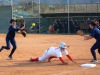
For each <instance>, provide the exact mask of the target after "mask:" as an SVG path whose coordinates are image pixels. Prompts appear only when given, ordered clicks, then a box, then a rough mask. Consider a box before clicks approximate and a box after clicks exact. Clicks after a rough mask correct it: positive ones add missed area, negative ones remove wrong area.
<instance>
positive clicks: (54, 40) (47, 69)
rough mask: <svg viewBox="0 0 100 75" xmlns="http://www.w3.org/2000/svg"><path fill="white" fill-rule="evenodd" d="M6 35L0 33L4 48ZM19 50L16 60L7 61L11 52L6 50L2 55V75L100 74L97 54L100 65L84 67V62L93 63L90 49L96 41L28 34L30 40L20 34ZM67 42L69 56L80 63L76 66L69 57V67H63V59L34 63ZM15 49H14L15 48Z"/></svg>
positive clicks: (0, 43) (64, 57) (14, 58)
mask: <svg viewBox="0 0 100 75" xmlns="http://www.w3.org/2000/svg"><path fill="white" fill-rule="evenodd" d="M5 36H6V35H5V34H0V46H1V45H5ZM16 41H17V45H18V48H17V50H16V52H15V53H14V55H13V60H7V57H8V55H9V53H10V51H11V50H8V51H6V50H3V51H2V52H1V53H0V75H73V74H74V75H100V55H99V54H98V53H97V52H96V53H97V57H98V60H99V62H98V63H96V64H97V66H96V67H94V68H81V67H80V65H81V64H83V63H89V61H90V60H91V59H92V56H91V53H90V47H91V46H92V45H93V43H94V42H95V40H94V39H92V40H89V41H84V38H83V37H81V36H77V35H42V34H41V35H37V34H28V35H27V37H26V38H24V37H23V36H22V35H20V34H17V35H16ZM60 42H65V43H66V44H67V45H69V46H70V47H69V48H68V52H69V54H70V55H71V56H72V57H73V59H74V60H75V61H76V62H77V63H76V64H75V63H72V62H71V61H70V60H69V59H68V58H67V57H66V56H63V59H64V60H65V61H66V62H68V65H62V63H61V62H60V61H59V59H57V58H56V59H52V62H47V61H46V62H42V63H40V62H30V61H29V59H30V58H31V57H39V56H41V55H42V54H43V53H44V51H45V50H46V49H47V48H48V47H50V46H55V47H56V46H58V44H59V43H60ZM11 48H12V47H11Z"/></svg>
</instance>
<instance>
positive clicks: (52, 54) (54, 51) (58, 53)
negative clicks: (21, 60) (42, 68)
mask: <svg viewBox="0 0 100 75" xmlns="http://www.w3.org/2000/svg"><path fill="white" fill-rule="evenodd" d="M66 48H67V47H66V44H65V43H64V42H61V43H60V44H59V47H58V48H56V47H50V48H49V49H47V50H46V51H45V52H44V54H43V56H42V57H39V58H31V59H30V61H39V62H42V61H45V60H46V59H48V62H50V60H51V59H52V58H59V60H60V61H61V62H62V63H63V64H66V63H65V62H64V60H63V59H62V54H65V55H66V56H67V57H68V58H69V59H70V60H71V61H72V62H74V61H73V59H72V58H71V57H70V55H69V54H68V52H67V50H66Z"/></svg>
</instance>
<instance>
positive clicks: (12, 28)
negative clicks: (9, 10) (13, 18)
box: [6, 25, 20, 39]
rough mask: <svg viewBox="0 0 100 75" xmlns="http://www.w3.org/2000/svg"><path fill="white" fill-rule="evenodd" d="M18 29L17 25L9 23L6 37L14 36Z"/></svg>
mask: <svg viewBox="0 0 100 75" xmlns="http://www.w3.org/2000/svg"><path fill="white" fill-rule="evenodd" d="M18 30H20V29H19V28H18V27H17V26H14V27H13V26H12V25H10V27H9V29H8V33H7V35H6V37H7V38H9V39H13V38H14V37H15V34H16V31H18Z"/></svg>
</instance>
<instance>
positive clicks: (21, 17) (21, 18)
mask: <svg viewBox="0 0 100 75" xmlns="http://www.w3.org/2000/svg"><path fill="white" fill-rule="evenodd" d="M19 25H20V28H22V27H26V26H25V20H24V17H23V16H20V21H19ZM23 30H24V31H26V29H23ZM23 30H22V31H23ZM26 32H27V31H26Z"/></svg>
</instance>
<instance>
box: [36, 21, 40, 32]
mask: <svg viewBox="0 0 100 75" xmlns="http://www.w3.org/2000/svg"><path fill="white" fill-rule="evenodd" d="M39 23H40V22H39V20H37V21H36V32H37V33H39Z"/></svg>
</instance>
